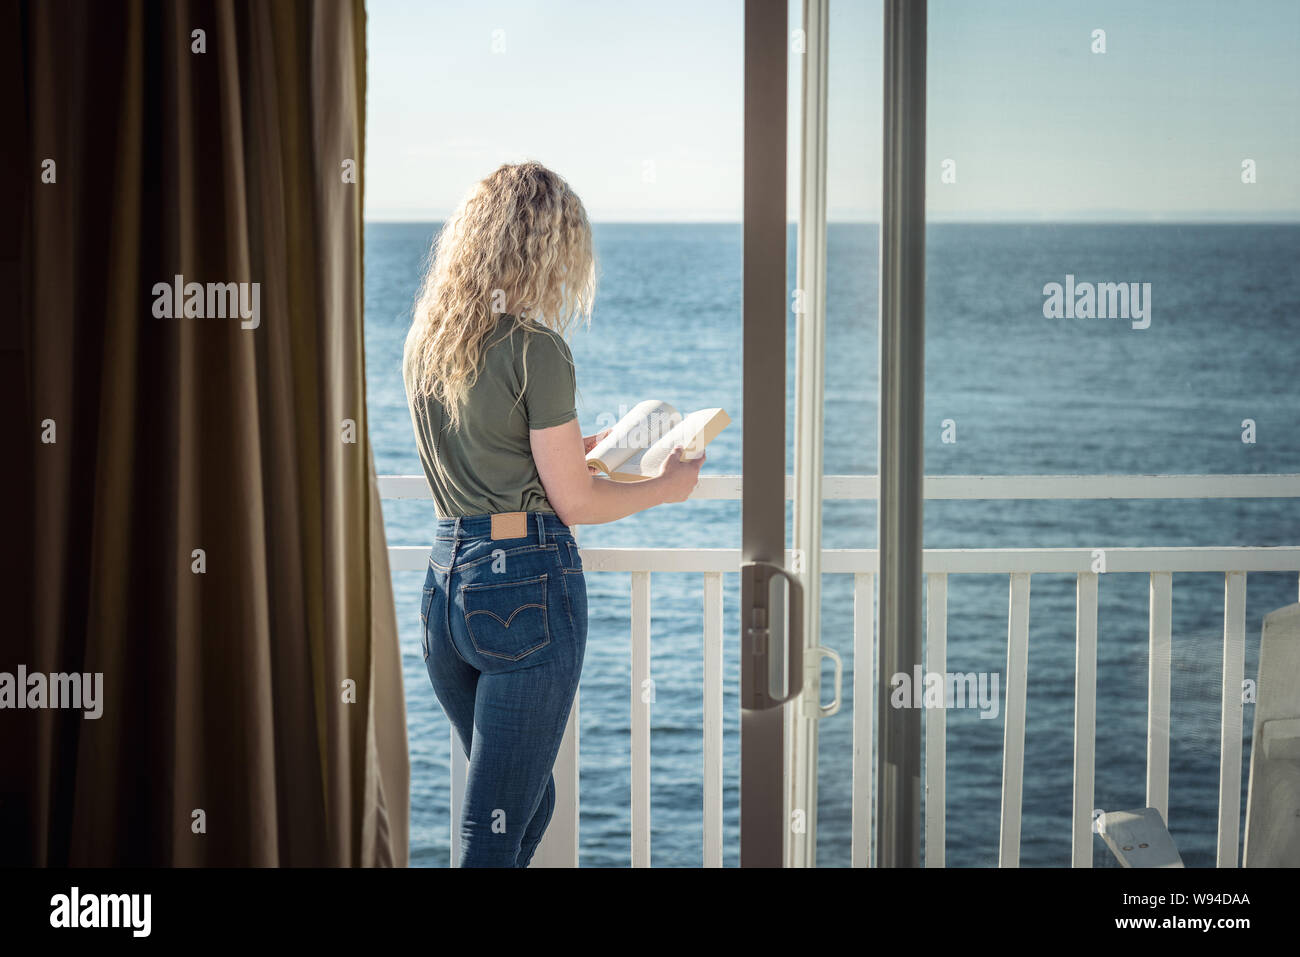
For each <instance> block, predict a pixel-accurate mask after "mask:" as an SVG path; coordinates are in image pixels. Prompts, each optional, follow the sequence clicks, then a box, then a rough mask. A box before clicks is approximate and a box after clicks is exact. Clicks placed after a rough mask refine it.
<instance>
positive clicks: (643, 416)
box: [587, 399, 731, 482]
mask: <svg viewBox="0 0 1300 957" xmlns="http://www.w3.org/2000/svg"><path fill="white" fill-rule="evenodd" d="M730 422H731V418H730V417H729V416H728V415H727V413H726V412H724V411H723V410H722V409H701V410H700V411H699V412H692V413H690V414H689V415H687V416H682V414H681V413H680V412H678V411H677V410H676V409H674V408H673V407H672V406H671V405H669V404H668V403H667V402H660V401H658V400H657V399H647V400H646V401H645V402H641V403H639V404H637V405H636V406H635V407H634V408H633V409H632V411H631V412H629V413H628V414H627V415H625V416H623V418H621V419H619V421H618V424H617V425H615V426H614V427H613V428H612V429H610V431H609V435H607V436H605V437H604V438H603V439H601V440H600V442H598V443H597V444H596V446H595V448H593V449H592V450H591V451H590V452H589V453H587V465H588V466H589V467H590V468H593V469H598V470H599V471H601V472H604V473H605V474H606V475H608V476H609V477H610V478H611V479H613V480H614V481H615V482H640V481H642V480H643V479H648V478H653V477H654V476H656V475H658V474H659V470H660V469H661V468H662V467H663V464H664V460H666V459H667V458H668V456H669V455H671V454H672V451H673V447H674V446H677V445H680V446H681V447H682V449H683V452H682V458H683V459H697V458H699V457H700V456H701V455H702V454H704V447H705V446H706V445H708V444H709V443H710V442H712V441H713V440H714V439H715V438H716V437H717V435H718V433H719V432H721V431H722V430H723V429H725V428H726V427H727V425H728V424H729V423H730Z"/></svg>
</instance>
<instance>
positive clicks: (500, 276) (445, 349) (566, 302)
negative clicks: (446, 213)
mask: <svg viewBox="0 0 1300 957" xmlns="http://www.w3.org/2000/svg"><path fill="white" fill-rule="evenodd" d="M595 293H596V260H595V255H594V253H593V250H592V242H591V224H590V223H589V222H588V221H587V211H586V209H584V208H583V205H582V201H581V200H580V199H578V196H577V194H576V193H574V192H573V190H572V189H570V188H569V184H568V183H566V182H565V181H564V179H563V178H561V177H560V176H558V175H557V174H555V173H553V172H552V171H551V170H549V169H547V168H546V167H545V166H542V165H541V164H540V163H534V162H527V163H518V164H509V163H506V164H503V165H502V166H500V167H498V168H497V170H496V171H495V172H493V173H492V174H491V175H490V176H488V177H487V178H486V179H484V180H482V181H481V182H480V183H478V184H477V185H475V186H474V187H473V188H472V189H471V190H470V191H469V194H468V195H467V196H466V197H465V199H464V200H463V201H462V202H461V204H460V207H459V208H458V209H457V210H456V212H455V213H454V214H452V216H451V218H450V219H448V220H447V222H446V223H445V224H444V225H443V227H442V230H441V231H440V232H439V234H438V236H437V238H436V239H435V240H434V243H433V246H432V248H431V250H430V256H429V264H428V268H427V269H426V271H425V274H424V280H423V282H422V284H421V288H420V292H419V295H418V297H417V301H416V305H415V314H414V317H413V319H412V323H411V329H410V332H409V333H408V334H407V336H406V347H405V350H404V354H403V358H402V365H403V374H404V378H405V380H406V387H407V391H408V393H409V394H410V395H411V396H412V397H416V396H429V397H432V398H434V399H436V400H437V401H438V402H440V403H441V404H442V405H443V407H444V409H445V410H446V413H447V415H448V417H449V418H450V420H451V426H452V428H456V427H458V426H459V424H460V411H461V410H460V406H461V403H462V402H463V401H464V398H465V396H466V394H467V393H468V392H469V389H470V387H471V386H473V384H474V382H475V381H476V379H477V378H478V374H479V370H480V366H481V360H482V356H483V349H484V345H485V340H486V339H487V337H488V335H489V334H490V333H491V332H492V330H493V329H494V328H496V325H497V322H498V321H499V319H500V317H501V315H502V314H508V315H511V316H513V317H514V319H515V324H516V325H519V324H522V323H523V322H524V321H525V320H527V319H531V320H535V321H536V322H539V323H541V324H542V325H544V326H546V327H547V328H549V329H552V330H554V331H555V332H557V333H559V334H560V335H561V336H564V335H565V334H566V332H567V331H568V328H569V326H570V324H571V323H572V322H573V321H574V320H575V319H578V318H580V317H584V316H585V319H586V322H587V324H590V322H591V309H592V303H593V300H594V298H595ZM529 338H531V337H529ZM524 349H525V355H527V342H525V346H524ZM525 375H527V365H526V364H525Z"/></svg>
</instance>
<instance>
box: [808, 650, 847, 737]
mask: <svg viewBox="0 0 1300 957" xmlns="http://www.w3.org/2000/svg"><path fill="white" fill-rule="evenodd" d="M813 651H814V652H815V653H816V655H817V659H816V663H815V664H814V663H813V662H809V667H814V668H816V674H817V677H818V678H819V679H820V677H821V670H822V660H823V659H825V658H829V659H830V660H831V661H832V663H834V665H835V697H834V699H833V700H832V701H831V703H830V704H822V703H821V702H820V701H818V702H817V710H816V711H811V710H810V711H809V713H807V715H806V717H809V718H814V719H816V720H818V721H820V720H821V719H822V718H829V717H830V716H831V715H833V714H835V713H836V712H837V711H839V710H840V703H841V701H842V698H841V695H840V692H841V691H843V689H844V662H843V661H841V660H840V656H839V654H838V652H836V651H835V649H834V648H827V647H826V646H825V645H818V646H817V647H816V648H814V649H813ZM820 683H821V682H820V681H818V684H820Z"/></svg>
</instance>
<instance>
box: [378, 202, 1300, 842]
mask: <svg viewBox="0 0 1300 957" xmlns="http://www.w3.org/2000/svg"><path fill="white" fill-rule="evenodd" d="M438 227H439V224H438V223H378V222H375V223H368V224H367V225H366V228H365V346H366V380H367V390H368V395H367V402H368V411H369V421H370V429H371V441H372V443H373V446H374V452H375V466H376V469H377V471H378V472H379V474H381V475H385V474H386V475H394V474H400V475H420V474H422V472H421V468H420V462H419V459H418V457H417V454H416V446H415V441H414V437H413V434H412V431H411V422H410V417H409V414H408V412H407V408H406V402H405V398H404V395H403V390H402V378H401V373H400V359H401V351H402V342H403V338H404V336H405V335H406V331H407V328H408V326H409V324H410V316H411V307H412V304H413V300H414V297H415V293H416V290H417V287H418V283H419V280H420V275H421V269H422V266H423V264H424V262H425V259H426V257H427V255H428V252H429V248H430V244H431V242H432V240H433V238H434V236H435V235H436V231H437V229H438ZM593 230H594V238H595V248H596V256H597V262H598V287H597V295H596V305H595V310H594V314H593V317H592V321H591V323H590V326H589V327H588V326H581V327H578V328H576V329H575V331H574V333H573V335H572V338H571V343H572V349H573V355H574V359H575V363H576V365H577V381H578V391H579V404H578V413H579V420H580V423H581V425H582V427H583V432H584V434H591V433H593V432H595V431H597V430H598V429H599V428H601V427H603V426H605V425H608V424H610V423H611V422H612V421H613V419H614V418H616V417H617V416H618V415H619V414H620V412H621V411H625V410H626V409H628V408H630V407H631V406H633V405H635V404H636V403H637V402H639V401H641V400H642V399H646V398H655V399H662V400H666V401H668V402H671V403H672V404H674V405H675V406H677V407H678V408H679V409H683V410H689V409H697V408H704V407H711V406H722V407H723V408H725V409H726V410H727V411H728V413H729V414H730V415H731V417H732V420H733V424H732V425H731V426H730V427H729V428H727V429H726V430H725V431H724V432H723V433H722V435H721V436H720V437H719V438H718V439H717V440H715V441H714V442H713V443H712V444H711V445H710V446H709V451H708V459H707V464H706V465H705V472H706V474H707V473H712V474H715V475H722V474H732V475H734V474H739V473H740V471H741V433H742V426H743V422H744V414H743V408H742V405H741V392H742V389H741V344H742V320H741V316H742V309H741V289H742V271H741V270H742V255H741V254H742V232H741V226H740V225H739V224H633V223H602V224H597V225H595V226H594V227H593ZM877 242H878V227H877V225H876V224H874V223H833V224H831V225H830V227H829V236H828V266H827V288H826V297H827V298H826V315H827V332H826V389H825V423H826V430H825V446H824V459H825V473H826V474H828V475H872V474H875V473H876V471H877V461H876V456H877V448H876V441H877V383H878V375H877V373H878V359H879V357H878V348H877V308H878V301H877V274H878V262H879V259H878V246H877ZM795 248H796V246H795V229H794V227H793V226H791V227H790V233H789V239H788V243H787V249H788V257H789V262H788V274H789V281H788V287H789V288H790V289H792V290H793V288H794V286H795V259H794V253H795ZM1297 263H1300V225H1292V224H1270V225H1245V224H1242V225H1230V224H1217V225H1188V224H1081V223H1062V224H1053V223H1033V224H1016V223H1005V224H984V223H981V224H974V223H931V224H930V225H929V226H928V228H927V237H926V290H925V298H926V338H925V350H926V382H925V419H924V421H925V423H926V434H925V467H926V473H927V474H929V475H1019V474H1035V475H1039V474H1083V475H1092V474H1099V475H1100V474H1152V473H1161V474H1211V473H1213V474H1218V473H1228V474H1239V473H1300V374H1298V369H1300V364H1298V362H1297V360H1298V359H1300V270H1298V269H1297ZM1068 277H1069V278H1068ZM1067 282H1068V283H1070V284H1072V285H1074V286H1075V287H1076V290H1077V289H1078V287H1079V286H1080V285H1081V284H1083V283H1094V284H1097V283H1130V284H1132V283H1136V284H1138V285H1137V287H1136V288H1137V289H1139V290H1141V291H1142V292H1143V296H1142V304H1143V308H1144V310H1148V311H1147V318H1146V319H1141V320H1138V319H1133V320H1132V321H1130V320H1127V319H1113V318H1107V319H1098V318H1088V317H1071V318H1065V317H1056V316H1055V314H1052V311H1051V310H1050V309H1045V303H1047V302H1048V300H1049V298H1050V295H1049V294H1048V293H1045V291H1044V290H1045V288H1049V284H1051V283H1057V284H1060V285H1061V286H1063V287H1064V286H1065V285H1066V284H1067ZM1148 283H1149V284H1150V285H1149V286H1147V285H1146V284H1148ZM792 301H793V300H792ZM1048 314H1052V317H1051V318H1049V317H1048ZM788 315H789V335H788V341H787V349H786V359H787V377H786V394H787V421H786V433H785V434H786V442H787V463H788V467H789V468H792V465H793V453H792V451H791V448H792V444H791V443H792V438H793V435H792V432H793V409H794V358H795V348H794V328H795V327H794V320H795V314H794V312H793V310H791V311H790V312H789V313H788ZM1147 319H1149V325H1147V326H1146V327H1145V328H1135V326H1134V324H1135V322H1136V323H1137V325H1139V326H1140V325H1143V324H1144V323H1145V322H1146V321H1147ZM383 507H384V525H385V529H386V532H387V536H388V542H389V544H390V545H420V546H427V545H429V544H430V543H431V539H432V527H433V520H434V509H433V504H432V502H431V501H386V502H384V506H383ZM789 509H790V507H789V506H787V522H789V521H790V517H791V516H790V510H789ZM740 517H741V516H740V503H739V502H738V501H734V502H733V501H700V502H684V503H679V504H672V505H664V506H660V507H657V508H654V509H652V510H650V511H648V512H644V513H641V514H638V515H635V516H631V517H629V518H626V519H624V520H622V521H618V522H614V523H610V524H607V525H600V526H591V527H584V528H582V529H581V531H580V538H579V540H580V543H581V545H582V546H583V547H641V548H651V547H662V548H670V547H701V548H705V547H707V548H739V547H740V544H741V520H740ZM924 522H925V545H926V547H927V548H999V547H1003V548H1009V547H1070V548H1087V549H1098V548H1100V549H1105V548H1119V547H1137V546H1269V545H1298V544H1300V507H1298V503H1297V500H1296V499H1271V500H1268V499H1264V500H1200V501H1179V500H1171V501H1027V502H1009V501H930V502H927V503H926V505H925V515H924ZM823 525H824V531H823V542H824V545H825V547H828V548H874V547H875V545H876V509H875V504H874V503H873V502H861V501H859V502H845V501H837V502H827V503H826V504H825V510H824V514H823ZM789 530H790V525H789V524H787V541H789V534H790V531H789ZM1298 572H1300V569H1297V570H1293V571H1290V572H1285V573H1283V572H1277V573H1273V572H1268V573H1263V572H1261V573H1251V574H1250V575H1249V576H1248V579H1247V618H1246V671H1245V674H1246V675H1247V677H1254V676H1255V675H1256V673H1257V667H1258V654H1259V639H1260V628H1261V623H1262V620H1263V616H1264V615H1266V614H1267V613H1269V612H1271V611H1273V610H1275V609H1277V608H1280V607H1282V606H1284V605H1287V604H1290V603H1293V602H1295V601H1296V600H1297V585H1298V582H1300V574H1298ZM851 578H852V576H847V575H834V574H826V575H825V576H824V580H823V585H822V587H823V591H822V606H821V622H822V634H821V642H822V644H823V645H825V646H827V647H830V648H833V649H834V650H836V651H837V652H838V653H839V654H840V656H841V657H842V658H843V661H844V685H843V687H844V692H843V697H844V700H843V707H842V708H841V710H840V711H839V713H838V714H836V715H834V716H832V717H830V718H828V719H826V720H824V721H823V722H821V725H820V740H819V753H818V800H817V831H816V847H817V863H818V865H819V866H830V867H837V866H840V867H842V866H848V865H849V863H850V848H851V842H850V806H851V766H852V724H853V707H854V701H853V694H852V689H853V669H854V668H855V667H857V666H861V663H859V662H855V661H854V659H853V631H852V616H853V598H852V581H851ZM423 579H424V575H423V573H422V572H405V571H403V572H394V573H393V592H394V596H395V600H396V606H397V618H398V623H399V627H400V638H401V648H402V661H403V673H404V676H405V691H406V709H407V716H408V728H409V740H410V756H411V831H410V842H411V855H410V857H411V863H412V865H414V866H429V867H444V866H448V865H449V864H450V854H451V826H452V824H451V821H450V810H449V804H450V772H449V754H450V733H449V725H448V723H447V720H446V718H445V717H444V715H443V713H442V710H441V708H440V707H439V705H438V702H437V699H436V698H435V697H434V694H433V690H432V688H431V686H430V684H429V679H428V675H427V674H426V672H425V668H424V661H423V657H422V655H421V653H420V643H419V630H420V618H419V607H420V606H419V602H420V595H421V587H422V585H423ZM587 579H588V590H589V594H590V624H589V634H588V644H587V655H586V662H585V666H584V671H583V676H582V684H581V765H580V775H581V798H580V809H581V810H580V813H581V818H580V842H579V862H580V865H581V866H612V867H619V866H627V865H629V864H630V860H631V825H630V787H631V768H630V763H631V762H630V743H629V742H630V725H631V715H630V708H631V699H632V693H631V687H630V684H631V668H630V658H629V652H630V641H629V639H630V618H629V606H630V600H629V591H630V576H629V575H628V574H626V573H612V572H609V573H598V572H590V573H588V575H587ZM724 589H725V594H724V606H725V607H724V625H725V633H724V640H725V658H724V666H725V669H726V670H725V690H724V704H725V719H724V732H723V733H724V742H723V744H724V769H723V774H724V777H723V781H724V834H725V845H724V858H723V859H724V864H725V865H726V866H734V865H736V864H737V862H738V848H739V799H738V798H739V792H738V786H739V750H738V747H739V733H738V725H739V704H738V695H737V683H738V673H739V672H738V657H737V647H738V631H739V628H738V625H739V609H738V602H739V578H738V576H737V575H735V574H728V575H726V576H725V578H724ZM1008 593H1009V586H1008V579H1007V576H1006V575H952V576H950V577H949V582H948V669H949V670H950V671H952V672H976V673H999V674H1004V673H1005V670H1006V658H1007V607H1008ZM702 594H703V592H702V580H701V576H700V575H698V574H686V573H662V574H660V573H656V574H655V575H653V576H652V601H651V608H652V622H651V669H652V675H653V677H654V679H655V682H656V698H655V704H654V706H653V710H652V717H651V744H650V746H651V785H650V807H651V811H650V814H651V861H652V863H653V864H654V865H655V866H661V867H695V866H699V865H700V864H701V863H702V860H703V749H702V718H703V707H702V694H703V663H702V648H701V629H702ZM1223 601H1224V577H1223V575H1221V574H1208V573H1207V574H1199V573H1198V574H1191V573H1189V574H1175V575H1174V576H1173V638H1172V642H1173V649H1172V662H1171V674H1172V680H1171V699H1172V704H1171V709H1170V728H1171V731H1170V760H1169V814H1168V824H1169V829H1170V832H1171V834H1172V835H1173V838H1174V840H1175V842H1176V844H1177V846H1178V848H1179V851H1180V853H1181V854H1182V857H1183V860H1184V862H1185V863H1186V864H1187V865H1188V866H1213V865H1214V863H1215V851H1216V846H1217V827H1218V789H1219V737H1220V703H1219V702H1220V682H1221V679H1222V663H1223ZM1147 614H1148V576H1147V575H1145V574H1121V573H1108V574H1105V575H1103V576H1102V577H1101V579H1100V605H1099V618H1098V647H1097V659H1098V660H1097V736H1096V737H1097V750H1096V799H1095V803H1096V805H1097V807H1098V808H1100V809H1103V810H1121V809H1131V808H1140V807H1142V806H1144V805H1145V803H1146V800H1145V779H1146V774H1145V767H1146V729H1147V665H1148V662H1147V657H1148V654H1147V627H1148V620H1147ZM1074 624H1075V582H1074V576H1072V575H1053V574H1036V575H1034V576H1033V578H1032V584H1031V604H1030V624H1029V651H1028V662H1029V664H1028V667H1029V671H1028V692H1027V730H1026V736H1025V750H1024V797H1023V821H1022V830H1021V844H1020V847H1021V850H1020V863H1021V864H1022V865H1024V866H1040V867H1052V866H1068V865H1069V863H1070V838H1071V817H1070V815H1071V795H1072V760H1073V758H1072V755H1073V708H1074V654H1075V648H1074ZM826 675H827V677H829V666H828V667H827V671H826ZM999 690H1000V693H1001V695H1002V696H1003V698H1005V694H1006V684H1005V681H1002V682H1001V684H1000V686H999ZM829 698H830V688H829V681H827V682H826V683H825V684H824V686H823V699H824V700H829ZM1003 705H1004V701H1003V702H1001V703H1000V705H999V707H998V709H997V712H996V715H995V716H992V717H981V711H980V710H978V709H964V710H963V709H954V710H950V711H948V715H947V765H946V780H947V794H946V802H945V803H946V811H945V829H946V849H945V854H946V863H947V866H949V867H988V866H996V865H997V863H998V846H999V821H1000V802H1001V780H1002V742H1003V718H1004V716H1005V708H1004V707H1003ZM1253 720H1254V708H1253V705H1251V704H1246V705H1245V709H1244V715H1243V740H1244V755H1245V761H1244V762H1243V769H1242V778H1241V788H1242V791H1241V793H1242V815H1241V816H1242V821H1241V823H1242V830H1241V833H1242V834H1244V819H1245V798H1246V779H1247V773H1248V769H1249V757H1250V737H1251V731H1252V725H1253ZM1093 856H1094V861H1095V863H1096V866H1099V867H1106V866H1117V865H1116V864H1115V862H1114V859H1113V857H1112V856H1111V854H1110V852H1109V851H1108V850H1107V849H1106V847H1105V845H1104V844H1103V843H1102V841H1101V839H1100V838H1098V837H1094V855H1093Z"/></svg>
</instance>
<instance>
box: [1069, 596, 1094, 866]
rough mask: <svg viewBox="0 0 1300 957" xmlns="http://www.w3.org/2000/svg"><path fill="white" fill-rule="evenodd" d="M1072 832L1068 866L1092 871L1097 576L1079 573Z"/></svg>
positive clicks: (1076, 622) (1075, 643) (1075, 639)
mask: <svg viewBox="0 0 1300 957" xmlns="http://www.w3.org/2000/svg"><path fill="white" fill-rule="evenodd" d="M1074 608H1075V611H1074V616H1075V617H1074V810H1073V814H1072V818H1073V822H1074V831H1073V835H1072V836H1071V840H1070V866H1071V867H1092V845H1093V840H1092V811H1093V803H1092V802H1093V801H1094V800H1095V797H1096V795H1095V793H1094V792H1095V787H1094V781H1093V775H1094V772H1095V769H1096V751H1097V574H1096V572H1080V573H1079V578H1078V582H1077V584H1076V585H1075V599H1074Z"/></svg>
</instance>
